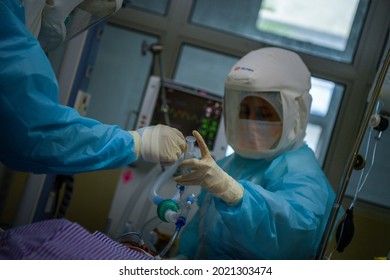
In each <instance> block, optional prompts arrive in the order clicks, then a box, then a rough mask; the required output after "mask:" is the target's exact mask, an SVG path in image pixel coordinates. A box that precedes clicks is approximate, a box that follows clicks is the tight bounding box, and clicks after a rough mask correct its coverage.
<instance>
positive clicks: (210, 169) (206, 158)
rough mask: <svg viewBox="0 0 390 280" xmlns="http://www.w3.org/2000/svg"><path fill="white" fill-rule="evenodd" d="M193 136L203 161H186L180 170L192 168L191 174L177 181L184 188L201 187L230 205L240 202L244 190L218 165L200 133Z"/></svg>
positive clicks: (180, 177)
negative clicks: (190, 186)
mask: <svg viewBox="0 0 390 280" xmlns="http://www.w3.org/2000/svg"><path fill="white" fill-rule="evenodd" d="M192 134H193V135H194V136H195V138H196V140H197V142H198V145H199V148H200V152H201V154H202V159H200V160H199V159H197V158H192V159H187V160H184V161H183V162H182V163H181V164H180V166H179V168H191V173H189V174H185V175H180V176H177V177H175V178H174V179H175V181H176V182H177V183H178V184H180V185H184V186H188V185H200V186H201V187H203V188H205V189H206V190H207V191H208V192H210V193H212V194H214V195H215V196H217V197H219V198H221V199H222V200H223V201H224V202H225V203H226V204H229V205H235V204H237V203H238V202H240V201H241V199H242V196H243V194H244V188H243V187H242V186H241V185H240V184H239V183H238V182H237V181H236V180H234V179H233V178H232V177H230V176H229V175H228V174H227V173H226V172H225V171H223V170H222V169H221V168H220V167H219V166H218V165H217V163H216V162H215V161H214V159H213V158H212V157H211V154H210V152H209V150H208V149H207V145H206V143H205V142H204V140H203V138H202V136H201V135H200V134H199V132H197V131H193V132H192Z"/></svg>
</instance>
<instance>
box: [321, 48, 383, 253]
mask: <svg viewBox="0 0 390 280" xmlns="http://www.w3.org/2000/svg"><path fill="white" fill-rule="evenodd" d="M389 64H390V49H388V50H387V55H386V58H385V60H384V62H383V64H382V68H381V70H380V72H379V75H378V78H377V82H376V84H375V87H374V90H373V93H372V96H371V100H370V103H369V104H368V109H367V112H366V114H365V116H364V119H363V123H362V126H361V127H360V130H359V133H358V136H357V139H356V142H355V145H354V148H353V152H352V156H351V158H350V161H349V164H348V166H347V169H346V170H345V175H344V180H343V181H342V183H341V185H340V187H339V192H338V194H337V196H336V200H335V203H334V204H333V208H332V211H331V213H330V216H329V222H328V224H327V226H326V228H325V231H324V235H323V237H322V240H321V243H320V246H319V248H318V251H317V256H316V259H320V260H322V259H323V258H324V255H325V251H326V247H327V245H328V242H329V238H330V236H331V234H332V230H333V227H334V224H335V222H336V218H337V214H338V212H339V209H340V207H341V202H342V200H343V198H344V193H345V191H346V189H347V186H348V182H349V179H350V176H351V173H352V170H353V168H354V166H355V165H356V163H357V161H358V158H357V157H358V151H359V148H360V145H361V143H362V140H363V137H364V134H365V131H366V129H367V125H368V123H369V120H370V118H371V114H372V111H373V109H374V107H375V103H376V102H377V100H378V97H379V94H380V90H381V88H382V84H383V81H384V80H385V78H386V74H387V71H388V69H389Z"/></svg>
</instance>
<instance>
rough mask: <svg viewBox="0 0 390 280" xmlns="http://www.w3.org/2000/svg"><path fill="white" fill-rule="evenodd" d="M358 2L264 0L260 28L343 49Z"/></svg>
mask: <svg viewBox="0 0 390 280" xmlns="http://www.w3.org/2000/svg"><path fill="white" fill-rule="evenodd" d="M358 4H359V0H349V1H340V0H328V1H323V0H311V1H302V0H264V1H263V2H262V4H261V7H260V11H259V16H258V18H257V28H258V29H259V30H261V31H265V32H270V33H274V34H277V35H280V36H285V37H288V38H292V39H295V40H299V41H304V42H309V43H312V44H315V45H320V46H324V47H329V48H332V49H336V50H340V51H344V50H345V47H346V45H347V42H348V37H349V34H350V32H351V28H352V23H353V19H354V17H355V14H356V10H357V7H358ZM336 7H337V8H336Z"/></svg>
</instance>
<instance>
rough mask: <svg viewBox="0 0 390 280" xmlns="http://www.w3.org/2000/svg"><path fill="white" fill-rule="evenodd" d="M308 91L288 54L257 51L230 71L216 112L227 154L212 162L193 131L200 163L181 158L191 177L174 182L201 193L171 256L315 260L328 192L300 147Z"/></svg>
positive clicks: (303, 72) (301, 69)
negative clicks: (219, 110) (220, 107)
mask: <svg viewBox="0 0 390 280" xmlns="http://www.w3.org/2000/svg"><path fill="white" fill-rule="evenodd" d="M310 87H311V84H310V73H309V71H308V69H307V68H306V66H305V64H304V63H303V62H302V60H301V59H300V57H299V56H298V55H297V54H295V53H293V52H291V51H287V50H283V49H280V48H262V49H259V50H256V51H252V52H250V53H248V54H247V55H245V56H244V57H243V58H242V59H241V60H239V61H238V62H237V64H235V65H234V66H233V68H232V69H231V71H230V73H229V74H228V75H227V77H226V79H225V96H224V107H223V108H224V117H225V125H226V127H225V129H226V137H227V142H228V144H229V145H230V146H231V147H232V148H233V149H234V151H235V153H233V154H232V155H230V156H228V157H226V158H223V159H222V160H220V161H218V163H216V162H215V161H214V160H213V158H212V157H211V156H210V153H209V151H208V150H207V146H206V145H205V144H204V141H203V139H202V137H201V136H200V134H198V133H197V132H194V136H195V137H196V138H197V141H198V143H199V147H200V149H201V153H202V158H201V159H189V160H186V161H183V163H182V166H183V167H190V168H192V173H190V174H188V175H181V176H179V177H176V178H175V179H176V181H177V182H178V183H179V184H182V185H200V186H202V187H203V189H202V192H201V194H200V196H199V210H198V212H197V213H196V214H195V215H194V218H193V219H192V220H191V222H190V223H189V224H188V226H187V227H186V228H184V229H183V235H182V236H181V238H180V245H179V250H178V256H177V258H188V259H310V258H313V257H315V254H316V250H317V247H318V245H319V243H320V241H321V238H322V234H323V232H324V229H325V226H326V223H327V220H328V216H329V213H330V210H331V208H332V205H333V202H334V199H335V194H334V191H333V189H332V188H331V186H330V185H329V183H328V180H327V178H326V177H325V175H324V173H323V171H322V170H321V168H320V166H319V164H318V162H317V159H316V157H315V155H314V153H313V151H312V150H311V149H310V148H309V147H308V146H307V145H306V144H305V142H304V137H305V130H306V126H307V122H308V117H309V112H310V105H311V96H310V94H309V90H310Z"/></svg>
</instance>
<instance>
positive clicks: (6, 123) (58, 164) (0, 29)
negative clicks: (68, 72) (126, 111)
mask: <svg viewBox="0 0 390 280" xmlns="http://www.w3.org/2000/svg"><path fill="white" fill-rule="evenodd" d="M15 2H18V1H13V4H12V2H11V1H2V2H0V57H1V63H0V64H1V67H0V131H1V132H0V134H1V137H0V161H1V163H3V164H4V165H6V166H7V167H9V168H11V169H14V170H19V171H26V172H34V173H63V174H71V173H78V172H86V171H92V170H100V169H111V168H117V167H120V166H124V165H126V164H129V163H131V162H133V161H135V160H136V159H137V156H136V153H135V151H134V139H133V138H132V136H131V135H130V134H129V133H128V132H127V131H125V130H123V129H121V128H120V127H118V126H112V125H105V124H102V123H100V122H98V121H96V120H93V119H90V118H84V117H81V116H80V115H79V114H78V112H77V111H76V110H74V109H73V108H71V107H68V106H63V105H60V104H59V103H58V84H57V80H56V77H55V75H54V72H53V70H52V67H51V65H50V62H49V61H48V59H47V57H46V55H45V53H44V52H43V50H42V48H41V47H40V45H39V42H38V41H37V40H36V39H35V38H34V37H33V35H32V34H31V33H30V32H29V31H28V30H27V28H26V27H25V25H24V15H23V10H22V8H21V7H20V6H19V7H16V6H18V5H19V4H15Z"/></svg>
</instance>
